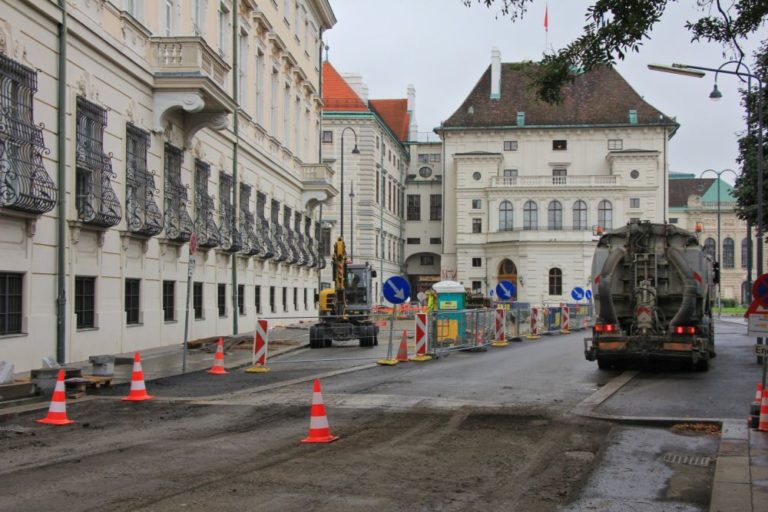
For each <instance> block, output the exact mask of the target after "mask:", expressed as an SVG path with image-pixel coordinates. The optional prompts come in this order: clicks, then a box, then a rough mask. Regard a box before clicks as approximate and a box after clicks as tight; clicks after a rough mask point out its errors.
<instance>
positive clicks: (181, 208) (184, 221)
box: [164, 143, 194, 242]
mask: <svg viewBox="0 0 768 512" xmlns="http://www.w3.org/2000/svg"><path fill="white" fill-rule="evenodd" d="M182 156H183V153H182V151H181V149H179V148H177V147H175V146H172V145H171V144H168V143H166V144H165V180H164V183H165V191H164V200H165V205H164V208H165V214H164V217H165V237H166V238H167V239H168V240H171V241H173V242H188V241H189V238H190V237H191V235H192V229H193V227H194V226H193V225H192V218H191V217H190V216H189V213H188V211H187V203H188V195H187V187H185V186H184V185H183V184H182V183H181V160H182Z"/></svg>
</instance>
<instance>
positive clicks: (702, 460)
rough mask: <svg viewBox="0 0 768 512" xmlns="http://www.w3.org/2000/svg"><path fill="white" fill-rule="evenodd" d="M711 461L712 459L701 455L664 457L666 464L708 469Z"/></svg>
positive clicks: (666, 455) (669, 454)
mask: <svg viewBox="0 0 768 512" xmlns="http://www.w3.org/2000/svg"><path fill="white" fill-rule="evenodd" d="M711 461H712V459H711V458H709V457H702V456H699V455H678V454H675V453H667V454H665V455H664V462H669V463H670V464H685V465H686V466H701V467H707V466H709V463H710V462H711Z"/></svg>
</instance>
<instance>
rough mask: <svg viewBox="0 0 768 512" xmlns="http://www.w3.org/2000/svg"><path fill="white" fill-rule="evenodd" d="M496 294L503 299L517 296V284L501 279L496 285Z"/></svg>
mask: <svg viewBox="0 0 768 512" xmlns="http://www.w3.org/2000/svg"><path fill="white" fill-rule="evenodd" d="M496 295H498V296H499V298H500V299H501V300H510V299H511V298H513V297H514V296H515V285H514V284H513V283H511V282H509V281H506V280H505V281H499V284H497V285H496Z"/></svg>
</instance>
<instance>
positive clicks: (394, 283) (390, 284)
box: [382, 276, 411, 304]
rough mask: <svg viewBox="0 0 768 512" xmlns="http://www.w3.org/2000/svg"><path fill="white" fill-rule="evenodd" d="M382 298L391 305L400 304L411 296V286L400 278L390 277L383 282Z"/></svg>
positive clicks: (404, 279)
mask: <svg viewBox="0 0 768 512" xmlns="http://www.w3.org/2000/svg"><path fill="white" fill-rule="evenodd" d="M382 292H383V293H384V298H385V299H387V300H388V301H389V302H391V303H392V304H402V303H403V302H405V301H406V300H408V298H409V297H410V296H411V286H410V285H409V284H408V280H407V279H406V278H404V277H402V276H392V277H390V278H389V279H387V280H386V281H384V287H383V289H382Z"/></svg>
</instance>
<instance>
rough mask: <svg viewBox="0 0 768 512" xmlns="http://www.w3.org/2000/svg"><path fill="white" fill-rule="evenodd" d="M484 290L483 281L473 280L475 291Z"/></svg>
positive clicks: (473, 289)
mask: <svg viewBox="0 0 768 512" xmlns="http://www.w3.org/2000/svg"><path fill="white" fill-rule="evenodd" d="M482 290H483V283H482V281H472V291H473V292H481V291H482Z"/></svg>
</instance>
